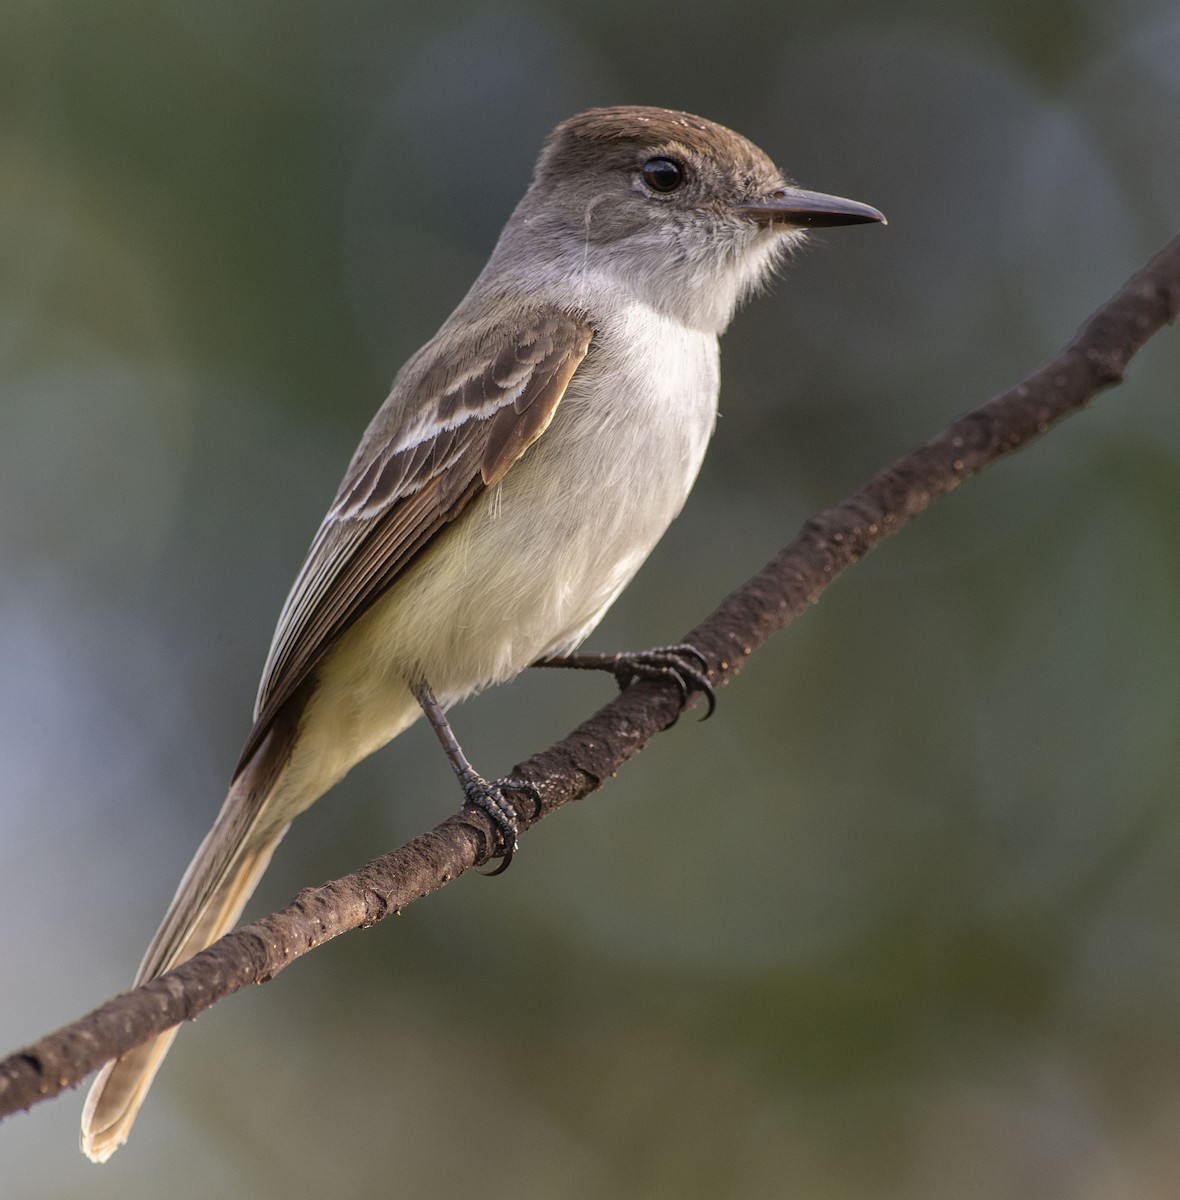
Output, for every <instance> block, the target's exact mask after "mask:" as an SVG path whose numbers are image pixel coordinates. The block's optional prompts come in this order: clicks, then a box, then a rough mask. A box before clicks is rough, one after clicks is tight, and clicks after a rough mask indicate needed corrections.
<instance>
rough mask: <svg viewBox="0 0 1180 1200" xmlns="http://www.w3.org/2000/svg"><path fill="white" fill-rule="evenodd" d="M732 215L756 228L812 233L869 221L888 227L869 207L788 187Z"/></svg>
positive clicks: (742, 206)
mask: <svg viewBox="0 0 1180 1200" xmlns="http://www.w3.org/2000/svg"><path fill="white" fill-rule="evenodd" d="M735 211H736V212H739V213H741V214H742V216H745V217H749V218H750V219H751V220H754V221H757V222H758V224H759V225H801V226H803V227H805V228H807V229H816V228H819V227H820V226H822V225H867V224H868V223H870V222H872V221H879V222H880V223H881V224H882V225H887V224H888V222H887V221H886V220H885V214H884V213H882V212H879V211H878V210H877V209H875V208H873V207H872V206H871V205H869V204H861V203H860V202H859V201H857V200H845V199H844V198H843V197H842V196H825V195H824V193H823V192H805V191H803V190H802V188H792V187H784V188H779V189H778V190H777V191H774V192H771V193H770V195H769V196H767V197H766V199H765V200H759V201H758V202H757V203H755V204H739V205H738V206H737V207H736V209H735Z"/></svg>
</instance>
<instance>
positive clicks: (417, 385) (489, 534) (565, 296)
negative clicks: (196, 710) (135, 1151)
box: [81, 105, 885, 1162]
mask: <svg viewBox="0 0 1180 1200" xmlns="http://www.w3.org/2000/svg"><path fill="white" fill-rule="evenodd" d="M884 220H885V218H884V216H883V215H882V214H881V213H880V212H879V211H878V210H877V209H875V208H873V207H871V206H869V205H867V204H861V203H859V202H857V201H853V200H847V199H844V198H841V197H837V196H829V195H826V194H823V193H818V192H809V191H805V190H803V189H801V188H798V187H796V186H794V184H792V183H791V182H789V181H788V180H787V178H786V177H785V176H784V175H783V174H782V173H781V172H780V171H779V169H778V168H777V167H776V166H775V165H774V163H773V162H772V161H771V159H770V158H769V157H768V156H767V155H766V154H765V153H764V152H763V151H761V150H760V149H758V148H757V147H756V146H755V145H754V144H753V143H752V142H750V141H748V140H747V139H746V138H744V137H742V136H741V135H740V134H737V133H735V132H733V131H732V130H730V129H727V128H726V127H724V126H722V125H719V124H716V123H714V122H712V121H708V120H706V119H704V118H701V117H697V116H693V115H692V114H690V113H685V112H678V111H674V110H671V109H664V108H654V107H647V106H636V105H627V106H615V107H607V108H595V109H590V110H588V111H586V112H582V113H579V114H577V115H576V116H573V117H571V118H569V119H568V120H566V121H564V122H562V123H561V124H560V125H558V126H557V127H556V129H555V130H554V131H553V132H552V133H551V134H550V135H549V137H548V138H547V140H546V141H545V143H544V146H543V148H542V150H541V153H540V156H539V158H538V161H537V164H536V168H535V170H534V174H533V177H532V180H531V183H530V184H529V186H528V189H527V190H526V192H525V195H524V197H523V199H522V200H521V201H520V203H519V204H518V205H517V207H516V209H515V210H514V212H513V213H512V215H511V217H510V218H509V220H508V222H507V224H506V225H505V227H504V229H503V232H502V233H501V235H500V237H499V239H498V241H497V243H496V245H495V248H494V249H493V251H492V254H491V257H490V259H489V260H488V263H487V265H486V266H485V268H484V269H483V271H482V272H481V273H480V275H479V276H478V277H477V279H476V281H475V282H474V284H473V285H472V287H471V289H470V290H469V291H468V293H467V295H466V296H465V297H464V299H463V300H462V301H461V302H460V303H459V305H458V307H457V308H456V309H455V311H454V313H452V315H451V316H450V317H449V318H448V319H447V320H446V321H445V322H444V323H443V325H442V327H441V328H440V329H439V331H438V333H437V334H436V335H435V336H434V337H433V338H432V339H431V340H430V341H429V342H427V343H426V345H424V346H423V347H422V348H421V349H420V350H419V351H418V352H417V353H416V354H414V355H413V356H412V357H411V358H410V359H409V360H408V361H407V362H406V364H405V365H404V366H403V367H402V369H401V371H400V372H399V373H398V374H397V376H396V378H395V380H394V383H393V386H392V390H391V391H390V393H389V396H388V398H387V399H386V400H385V402H384V403H383V404H382V406H381V408H380V409H379V410H378V412H377V413H376V415H375V416H374V418H373V419H372V421H371V423H370V424H369V426H368V428H367V430H366V431H365V433H364V435H363V437H362V438H361V441H360V444H359V446H358V448H357V450H356V452H355V454H354V455H353V458H352V460H351V462H350V463H349V465H348V468H347V470H346V472H345V474H344V478H343V481H342V483H341V484H340V488H339V490H338V492H337V493H336V496H335V499H334V500H333V502H332V505H331V507H330V508H329V510H328V513H327V515H326V516H325V518H324V520H323V522H322V524H321V525H320V527H319V529H318V531H317V532H316V534H315V536H314V538H313V540H312V542H311V546H310V549H309V550H308V553H307V556H306V559H305V561H304V563H303V566H302V568H301V570H300V571H299V573H298V575H297V577H296V579H295V583H294V585H293V587H292V588H291V591H290V594H289V596H288V597H287V600H286V603H285V605H284V606H283V609H282V611H281V614H280V616H279V619H278V625H277V628H276V631H275V634H274V639H273V642H272V644H271V647H270V652H269V655H268V657H267V660H266V664H265V666H264V669H263V672H262V679H261V683H260V686H259V691H258V696H257V701H256V705H255V710H254V724H253V727H252V729H251V732H250V734H249V737H248V738H247V740H246V744H245V747H244V749H243V751H242V754H241V757H240V759H239V761H238V764H237V767H236V769H235V770H234V773H233V776H232V779H231V782H230V785H229V790H228V794H227V796H226V798H225V801H224V803H223V805H222V808H221V810H220V812H219V814H218V816H217V818H216V820H215V822H214V824H213V826H212V828H211V829H210V831H209V833H208V834H207V835H206V837H205V839H204V840H203V841H202V842H201V844H200V847H199V848H198V850H197V852H196V854H195V856H194V858H193V860H192V862H191V864H190V865H189V867H188V869H187V870H186V872H185V873H184V876H183V878H182V879H181V881H180V885H179V887H178V889H177V892H176V895H175V897H174V898H173V900H172V903H171V905H170V906H169V908H168V910H167V912H166V915H165V917H164V920H163V923H162V924H161V926H160V928H159V930H158V932H157V933H156V935H155V937H154V938H153V940H152V942H151V943H150V945H149V947H148V949H147V952H146V954H145V956H144V958H143V962H142V964H141V965H140V968H139V972H138V974H137V976H136V984H137V985H138V984H140V983H142V982H145V981H147V980H149V979H152V978H155V977H156V976H158V975H161V974H163V973H164V972H166V971H168V970H170V969H171V968H173V967H175V966H177V965H178V964H179V963H181V962H183V961H185V960H186V959H188V958H190V957H191V956H192V955H194V954H196V953H197V952H199V951H200V950H202V949H204V948H205V947H206V946H208V945H210V944H211V943H212V942H214V941H215V940H216V939H217V938H219V937H220V936H222V935H223V934H224V933H225V932H227V931H228V930H229V929H231V928H232V927H233V926H234V924H235V923H236V922H237V920H238V918H239V916H240V915H241V912H242V909H243V907H244V906H245V904H246V901H247V900H248V899H249V897H250V895H251V893H252V892H253V890H254V888H255V886H256V885H257V883H258V880H259V878H260V877H261V875H262V873H263V871H264V870H265V869H266V867H267V864H268V863H269V861H270V858H271V855H272V853H273V851H274V849H275V847H276V845H277V844H278V842H279V840H280V839H281V838H282V836H283V834H284V833H285V831H286V829H287V828H288V826H289V825H290V823H291V821H292V820H293V819H294V818H295V817H296V816H297V815H298V814H299V813H301V812H303V811H304V810H305V809H306V808H308V807H309V806H310V805H311V804H312V803H313V802H314V801H315V800H317V799H318V798H319V797H320V796H321V795H323V794H324V793H325V792H326V791H328V790H329V789H330V788H331V787H332V786H333V785H334V784H335V783H336V782H338V781H339V780H340V779H341V778H342V777H343V776H344V775H345V774H346V773H347V772H348V771H349V770H350V769H351V768H352V767H353V766H354V765H356V764H357V763H358V762H360V761H361V760H362V759H364V758H365V757H367V756H368V755H369V754H371V753H373V752H374V751H375V750H377V749H378V748H379V747H381V746H383V745H385V744H386V743H387V742H389V741H390V740H391V739H392V738H394V737H395V736H396V735H397V734H399V733H401V732H402V731H403V730H405V729H406V728H407V727H408V726H410V725H411V724H412V723H413V722H414V721H415V720H416V719H417V718H418V717H419V716H420V715H422V714H423V713H424V714H425V715H426V717H427V719H428V721H429V722H430V724H431V725H432V727H433V728H434V730H435V733H436V734H437V735H438V737H439V739H440V741H441V743H442V745H443V748H444V750H445V751H446V753H447V756H448V758H449V760H450V762H451V765H452V767H453V769H454V770H455V773H456V775H457V776H458V778H459V781H460V783H461V785H462V788H463V792H464V796H465V800H466V802H467V803H469V804H472V805H474V806H476V807H478V808H481V809H483V810H484V811H486V812H487V813H488V814H489V815H490V816H491V818H492V820H493V822H494V826H495V828H496V831H497V842H496V850H497V852H498V853H499V854H500V855H501V856H502V857H503V858H504V859H505V861H506V862H507V861H509V860H510V859H511V855H512V852H513V850H514V849H515V846H516V818H515V811H516V810H515V808H514V806H513V803H512V799H511V796H512V794H513V793H517V794H523V795H524V796H525V797H529V796H531V797H532V798H533V799H534V800H535V799H536V793H535V791H534V790H533V789H532V788H531V787H530V786H529V785H527V784H525V783H523V782H522V781H520V780H514V779H511V778H507V779H496V780H488V779H485V778H484V777H483V776H481V775H480V774H479V773H478V772H477V771H475V769H474V768H473V767H472V766H471V764H470V763H469V762H468V761H467V759H466V758H465V756H464V755H463V752H462V750H461V748H460V746H459V743H458V741H457V740H456V738H455V736H454V733H453V731H452V730H451V727H450V724H449V721H448V718H447V716H446V711H447V709H449V708H450V707H451V706H452V705H453V704H455V703H457V702H458V701H460V700H462V699H464V698H465V697H467V696H470V695H471V694H473V693H475V692H477V691H479V690H480V689H482V688H484V687H487V686H488V685H491V684H495V683H500V682H503V681H505V680H507V679H510V678H511V677H513V676H514V675H516V674H518V673H519V672H520V671H522V670H524V669H525V668H527V667H529V666H532V665H544V666H562V665H568V666H579V667H586V666H594V667H601V668H603V669H606V670H610V671H612V672H613V673H614V674H615V676H616V678H617V679H618V680H619V683H620V685H621V686H625V685H627V684H628V683H629V682H630V681H631V680H633V679H635V678H641V677H645V676H649V675H656V676H660V677H663V678H671V679H672V680H673V682H675V683H676V684H677V685H678V686H679V687H680V689H681V693H682V701H687V700H688V698H689V693H690V692H705V693H707V694H709V698H710V701H711V699H712V697H711V693H710V689H709V685H708V677H707V671H706V669H705V668H706V664H705V663H704V660H703V659H702V658H701V656H700V655H699V653H698V652H697V651H696V650H695V648H693V647H691V646H683V645H680V646H668V647H657V648H656V649H655V650H653V651H649V652H642V651H641V652H633V653H623V654H619V655H600V656H587V655H575V654H574V653H573V651H574V650H575V649H576V648H577V647H578V646H579V644H580V643H581V642H582V641H583V639H584V638H585V637H586V636H587V635H588V634H589V633H590V632H591V630H593V629H594V628H595V626H596V625H597V624H598V623H599V621H600V620H601V618H602V617H603V615H604V614H605V612H606V611H607V609H608V608H609V607H610V606H611V604H612V603H613V601H614V600H615V598H616V597H617V596H618V595H619V593H620V592H621V591H622V589H623V588H624V587H625V586H626V584H627V583H628V582H629V581H630V579H631V578H632V576H633V575H634V574H635V572H636V571H637V570H638V569H639V567H640V565H641V564H642V563H643V561H644V560H645V559H646V558H647V556H648V554H649V553H650V552H651V550H652V548H653V547H654V546H655V544H656V542H657V541H658V540H659V538H660V537H661V536H662V535H663V533H664V531H665V530H666V528H667V527H668V525H669V524H670V522H671V521H672V520H673V518H674V517H675V516H676V515H677V513H678V512H679V511H680V509H681V508H682V506H683V504H684V502H685V499H686V498H687V496H688V494H689V490H690V489H691V487H692V485H693V482H694V480H695V479H696V476H697V473H698V471H699V469H700V466H701V461H702V459H703V457H704V454H705V448H706V446H707V444H708V442H709V439H710V436H711V435H712V433H713V428H714V424H715V421H716V415H717V402H718V391H719V386H720V374H719V357H718V337H719V335H720V334H721V333H722V332H723V331H724V330H725V328H726V327H727V325H728V324H729V322H730V319H731V318H732V316H733V315H734V312H735V311H736V309H737V308H738V306H739V305H740V303H741V302H742V301H743V300H745V299H746V298H747V297H748V296H750V295H751V294H753V293H754V292H756V291H757V290H758V289H759V288H760V287H761V286H762V285H763V284H765V283H766V282H767V280H768V279H769V278H770V277H771V276H772V275H773V273H774V271H775V269H776V267H777V266H778V265H779V264H780V263H781V262H782V260H783V258H784V256H785V255H786V254H787V253H788V252H789V251H790V250H791V249H792V248H793V247H795V246H797V245H798V244H799V243H800V242H801V241H802V240H803V239H804V238H805V237H806V235H807V233H808V231H809V230H811V229H813V228H816V227H820V226H835V225H852V224H861V223H875V222H877V223H883V222H884ZM175 1034H176V1030H175V1029H173V1030H171V1031H169V1032H167V1033H165V1034H162V1035H160V1036H159V1037H157V1038H155V1039H154V1040H153V1041H151V1042H148V1043H146V1044H145V1045H142V1046H140V1047H138V1048H136V1049H133V1050H131V1051H129V1052H128V1053H127V1054H125V1055H123V1056H122V1057H121V1058H119V1059H116V1060H113V1061H112V1062H109V1063H107V1064H106V1066H105V1067H104V1068H103V1069H102V1071H101V1072H100V1073H99V1075H98V1077H97V1079H96V1080H95V1082H94V1084H93V1086H92V1088H91V1090H90V1093H89V1095H88V1097H87V1100H86V1104H85V1108H84V1112H83V1118H82V1134H81V1144H82V1149H83V1151H84V1152H85V1153H86V1155H87V1156H89V1157H90V1158H91V1159H93V1160H94V1161H96V1162H105V1161H106V1160H107V1159H108V1158H110V1156H111V1155H112V1154H113V1153H114V1151H115V1150H116V1149H117V1148H118V1147H119V1146H121V1145H122V1144H123V1143H124V1142H125V1141H126V1140H127V1137H128V1133H129V1131H130V1129H131V1126H132V1123H133V1122H134V1120H135V1117H136V1115H137V1113H138V1111H139V1108H140V1106H141V1104H142V1103H143V1101H144V1097H145V1096H146V1094H147V1091H148V1088H149V1087H150V1085H151V1082H152V1080H153V1078H154V1076H155V1074H156V1071H157V1070H158V1068H159V1066H160V1063H161V1061H162V1060H163V1058H164V1055H165V1054H166V1053H167V1050H168V1048H169V1046H170V1045H171V1043H172V1039H173V1038H174V1037H175Z"/></svg>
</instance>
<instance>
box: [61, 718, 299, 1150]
mask: <svg viewBox="0 0 1180 1200" xmlns="http://www.w3.org/2000/svg"><path fill="white" fill-rule="evenodd" d="M284 740H285V739H281V738H277V737H276V736H275V735H274V734H272V735H270V736H268V738H267V740H266V741H264V742H263V744H262V745H261V746H259V748H258V751H257V752H256V753H255V754H254V755H253V757H252V758H251V760H250V762H248V763H247V764H246V765H245V766H244V768H243V769H242V771H241V772H240V773H239V774H238V776H237V777H236V778H235V779H234V781H233V783H232V784H231V785H230V789H229V795H227V796H226V798H225V803H224V804H223V805H222V808H221V812H220V814H219V815H218V817H217V820H216V822H215V823H214V825H213V828H212V829H211V830H210V831H209V833H208V835H207V836H206V838H205V840H204V841H203V842H202V843H201V845H200V848H199V849H198V850H197V853H196V855H195V856H194V858H193V861H192V862H191V863H190V864H189V868H188V870H187V871H185V873H184V878H183V879H182V880H181V881H180V887H179V888H177V890H176V895H175V896H174V897H173V899H172V903H171V904H170V905H169V906H168V912H167V914H166V915H165V917H164V921H163V924H162V925H161V926H160V928H159V929H158V930H157V931H156V936H155V937H154V938H153V939H152V943H151V945H150V946H149V947H148V950H147V953H146V954H145V955H144V959H143V963H142V964H141V965H140V968H139V974H138V975H137V976H136V977H135V985H136V986H137V987H138V986H139V984H141V983H144V982H146V981H147V980H149V979H154V978H155V977H156V976H157V975H162V974H163V973H164V972H165V971H169V970H171V969H172V968H173V967H175V966H177V965H178V964H179V963H182V962H184V961H185V959H188V958H191V957H192V956H193V955H194V954H197V953H198V952H199V951H201V950H204V949H205V947H206V946H209V945H211V944H212V943H213V942H215V941H216V940H217V939H218V938H219V937H221V936H222V934H224V933H226V932H227V931H228V930H229V929H231V928H232V927H233V925H234V923H235V922H236V921H237V919H238V917H239V916H240V915H241V912H242V909H243V908H244V907H245V904H246V901H247V900H249V898H250V895H251V893H252V892H253V891H254V888H255V887H256V886H257V884H258V880H259V879H260V878H261V876H262V873H263V871H265V870H266V865H267V863H269V862H270V856H271V854H272V853H273V852H274V848H275V847H276V846H277V845H278V843H279V839H280V838H282V836H283V834H284V833H285V832H286V830H287V825H288V824H289V823H290V817H291V816H293V815H294V813H289V814H288V815H287V816H286V818H285V819H284V818H283V817H282V816H280V815H279V814H277V813H276V812H275V811H274V810H275V808H276V807H278V806H276V805H275V804H274V803H273V798H274V795H275V793H276V791H277V790H278V789H279V787H280V785H281V782H282V776H283V768H284V767H285V765H286V762H287V755H288V752H289V747H287V746H285V745H278V744H276V743H277V742H279V741H284ZM176 1032H177V1031H176V1030H175V1029H170V1030H169V1031H168V1032H167V1033H163V1034H161V1035H160V1036H159V1037H157V1038H155V1039H154V1040H153V1041H151V1042H148V1043H146V1044H145V1045H142V1046H137V1047H136V1048H135V1049H134V1050H131V1051H129V1052H128V1053H127V1054H125V1055H124V1056H123V1057H122V1058H118V1059H115V1060H114V1061H113V1062H109V1063H107V1065H106V1066H105V1067H104V1068H103V1069H102V1071H100V1072H99V1075H98V1078H97V1079H96V1080H95V1081H94V1084H93V1085H92V1086H91V1088H90V1094H89V1095H88V1096H87V1097H86V1106H85V1108H84V1109H83V1110H82V1139H81V1140H82V1150H83V1152H84V1153H85V1154H86V1155H87V1157H88V1158H90V1159H92V1160H93V1161H94V1162H106V1160H107V1159H108V1158H110V1156H111V1155H112V1154H114V1152H115V1151H116V1150H117V1149H118V1148H119V1147H120V1146H121V1145H122V1144H123V1143H124V1142H125V1141H126V1140H127V1135H128V1134H129V1133H130V1131H131V1126H132V1124H133V1123H134V1121H135V1117H136V1114H137V1113H138V1112H139V1106H140V1105H141V1104H142V1103H143V1101H144V1097H145V1096H146V1095H147V1091H148V1088H149V1087H151V1084H152V1079H153V1078H154V1077H155V1074H156V1071H157V1070H159V1068H160V1063H161V1062H162V1061H163V1059H164V1055H165V1054H167V1053H168V1048H169V1046H171V1045H172V1039H173V1038H174V1037H175V1036H176Z"/></svg>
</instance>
